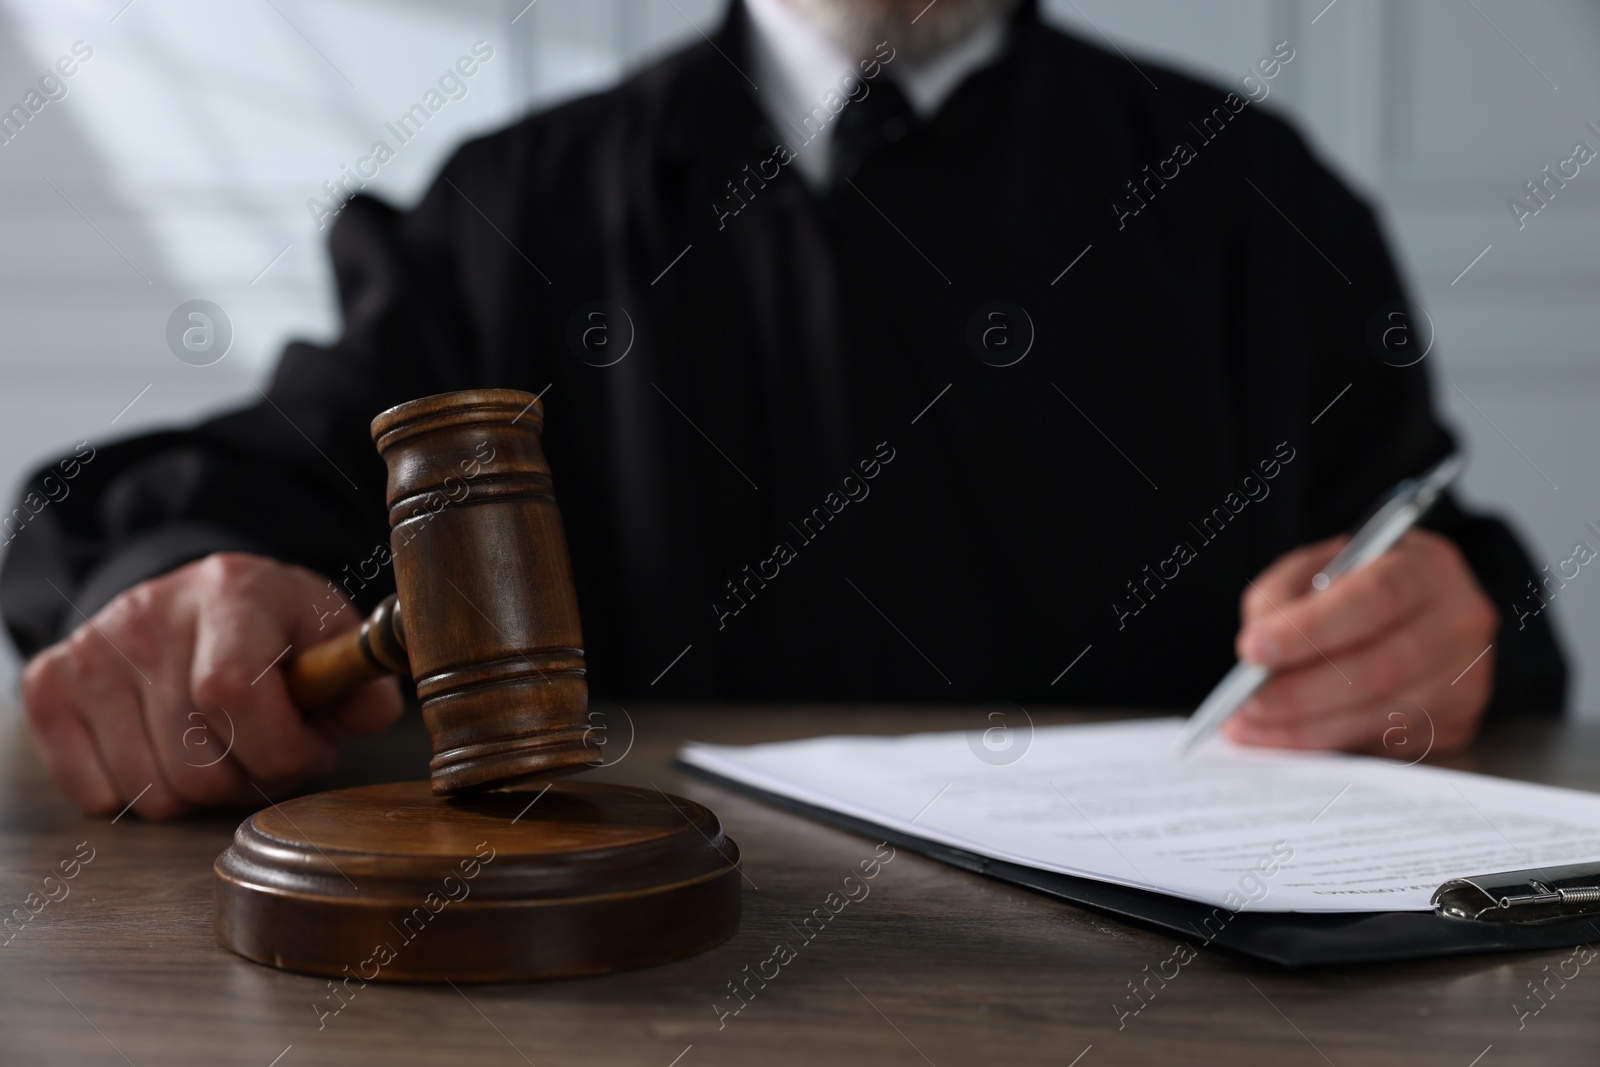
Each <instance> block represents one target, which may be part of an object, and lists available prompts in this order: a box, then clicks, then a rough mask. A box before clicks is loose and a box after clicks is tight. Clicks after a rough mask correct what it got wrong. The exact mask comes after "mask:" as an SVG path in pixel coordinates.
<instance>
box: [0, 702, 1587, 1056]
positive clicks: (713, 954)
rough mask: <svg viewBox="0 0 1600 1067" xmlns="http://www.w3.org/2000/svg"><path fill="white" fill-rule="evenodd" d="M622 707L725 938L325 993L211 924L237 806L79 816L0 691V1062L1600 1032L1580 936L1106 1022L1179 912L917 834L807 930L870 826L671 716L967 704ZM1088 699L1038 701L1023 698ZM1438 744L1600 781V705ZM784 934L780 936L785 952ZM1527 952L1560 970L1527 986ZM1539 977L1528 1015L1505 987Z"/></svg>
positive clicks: (643, 779) (932, 716) (622, 735)
mask: <svg viewBox="0 0 1600 1067" xmlns="http://www.w3.org/2000/svg"><path fill="white" fill-rule="evenodd" d="M597 706H602V707H603V705H599V704H598V702H597ZM1030 710H1032V709H1030ZM627 712H628V715H627V716H624V715H623V714H622V713H621V711H620V710H619V709H615V708H614V707H613V708H611V709H610V710H609V711H608V712H607V721H608V727H609V728H608V734H609V735H610V736H608V738H607V741H608V756H607V760H608V763H613V764H614V765H612V766H608V767H606V768H604V769H601V770H598V771H594V772H591V774H589V775H586V776H585V779H584V780H604V781H613V782H622V783H627V784H634V785H640V786H651V785H657V786H659V787H660V788H662V789H665V790H667V791H669V792H674V793H679V794H682V795H684V796H687V797H690V798H692V799H694V800H696V801H698V802H700V803H702V804H705V805H706V806H707V807H709V808H710V809H711V810H712V811H714V812H716V814H717V815H718V817H719V818H720V819H721V821H722V824H723V826H724V828H725V829H726V831H727V833H728V835H729V836H730V837H732V838H734V839H735V840H737V841H738V842H739V845H740V849H741V851H742V853H743V862H742V869H743V872H744V875H745V878H746V881H745V882H744V902H743V905H744V917H743V920H742V922H741V925H740V928H739V930H738V932H737V933H736V934H735V935H734V936H733V937H732V938H731V939H730V940H728V941H727V942H725V943H723V944H722V945H720V946H718V947H717V948H715V949H712V950H711V951H709V952H707V953H704V954H702V955H699V956H696V957H693V958H691V959H687V960H682V961H679V962H676V963H670V964H665V965H662V966H659V967H653V968H647V969H645V970H640V971H634V972H630V973H626V974H618V975H610V976H606V977H600V978H585V979H577V980H565V981H554V982H547V983H532V984H519V985H511V984H507V985H490V986H471V987H468V986H462V987H460V988H459V989H458V988H452V987H451V986H449V985H443V986H406V985H378V984H376V983H374V984H370V985H368V986H366V987H365V988H359V989H357V990H356V991H355V992H354V994H353V995H347V996H345V997H339V996H338V994H336V993H335V992H333V991H330V989H329V988H328V985H327V983H326V981H325V980H321V979H315V978H308V977H303V976H299V975H294V974H287V973H283V972H279V971H275V970H272V969H270V968H266V967H261V966H258V965H256V964H252V963H249V962H247V961H245V960H242V959H240V958H238V957H236V956H234V955H232V954H231V953H229V952H227V951H226V950H224V949H222V948H220V947H218V946H217V944H216V943H215V941H214V940H213V937H212V920H213V910H212V902H211V892H212V889H211V885H212V881H211V879H212V876H211V865H212V862H213V860H215V858H216V856H217V854H218V853H219V852H220V851H221V850H222V849H223V847H224V846H226V845H227V843H228V841H229V839H230V837H231V835H232V833H233V830H234V828H235V827H236V826H237V825H238V823H239V820H240V813H238V812H230V813H225V814H221V815H217V816H212V817H206V818H201V819H194V820H189V821H185V822H181V823H176V824H169V825H149V824H144V823H140V822H137V821H136V820H135V819H134V818H133V817H132V816H131V815H130V816H128V817H125V818H122V819H120V820H118V821H116V822H114V823H113V822H110V821H108V820H103V819H101V820H96V819H86V818H83V817H81V816H79V815H78V814H76V813H75V812H74V811H73V810H72V809H71V808H70V807H69V806H68V805H67V804H66V803H65V801H63V800H62V799H61V797H60V796H59V795H58V794H57V793H56V791H55V790H54V788H53V787H52V786H51V785H50V784H49V782H48V781H47V780H46V779H45V777H44V775H43V773H42V771H41V770H40V769H39V767H38V765H37V763H36V761H35V760H34V758H33V756H32V754H31V752H30V751H29V750H28V748H27V745H26V742H25V738H24V735H23V731H22V727H21V724H20V722H19V721H18V719H19V717H18V715H17V713H16V710H15V708H14V707H11V706H8V705H7V706H0V909H3V911H0V914H10V912H11V909H13V908H23V909H24V914H26V913H28V910H29V908H30V907H37V908H38V910H37V914H36V915H35V916H34V918H33V919H32V920H31V921H30V922H28V923H27V924H26V926H24V927H23V928H22V929H21V932H20V933H17V934H15V935H14V937H13V938H12V940H11V941H10V942H9V943H5V944H0V1064H3V1065H5V1067H10V1065H13V1064H18V1065H24V1064H25V1065H29V1067H31V1065H34V1064H42V1065H48V1064H72V1065H74V1067H86V1065H87V1067H93V1065H99V1064H106V1065H114V1064H125V1063H132V1064H137V1065H139V1067H150V1065H156V1064H173V1065H178V1064H195V1065H200V1064H204V1065H206V1067H215V1065H220V1064H240V1065H254V1067H269V1065H275V1067H300V1065H308V1064H327V1065H339V1067H351V1065H359V1064H389V1065H409V1064H473V1065H495V1064H504V1065H508V1067H510V1065H522V1064H537V1065H538V1067H551V1065H563V1064H595V1065H611V1064H616V1065H621V1064H630V1065H634V1064H644V1065H656V1067H669V1065H674V1064H675V1065H676V1067H701V1065H706V1064H774V1065H786V1064H829V1065H832V1064H855V1063H862V1064H866V1063H871V1064H929V1063H931V1064H937V1065H939V1067H946V1065H956V1064H996V1063H1008V1064H1009V1063H1018V1064H1055V1065H1059V1067H1069V1065H1073V1064H1076V1065H1077V1067H1101V1065H1105V1064H1138V1065H1146V1064H1166V1063H1173V1064H1230V1065H1242V1067H1248V1065H1255V1064H1273V1065H1296V1064H1305V1065H1310V1067H1316V1065H1325V1064H1335V1065H1337V1067H1349V1065H1353V1064H1362V1065H1397V1067H1398V1065H1405V1067H1412V1065H1433V1064H1438V1065H1441V1067H1473V1065H1475V1067H1501V1065H1507V1064H1517V1065H1524V1064H1530V1065H1541V1064H1562V1065H1577V1064H1587V1063H1594V1062H1596V1060H1597V1059H1600V960H1596V961H1595V962H1594V963H1590V964H1587V965H1585V966H1582V967H1581V968H1580V969H1579V970H1578V973H1577V975H1576V976H1575V977H1569V978H1567V979H1565V980H1564V983H1563V980H1561V979H1557V978H1553V977H1552V975H1554V974H1556V973H1557V972H1558V971H1560V972H1562V973H1565V974H1567V975H1569V976H1570V975H1572V973H1573V967H1575V966H1577V965H1576V964H1573V963H1566V964H1564V961H1567V960H1570V959H1572V958H1573V953H1572V951H1571V950H1559V951H1553V952H1541V953H1523V954H1508V955H1490V956H1477V957H1470V958H1465V959H1450V960H1425V961H1418V962H1412V963H1403V964H1388V965H1369V966H1361V967H1338V968H1327V969H1319V970H1311V971H1287V970H1282V969H1279V968H1276V967H1272V966H1269V965H1265V964H1259V963H1254V962H1251V961H1248V960H1243V959H1240V958H1237V957H1234V956H1230V955H1228V954H1227V953H1226V952H1224V951H1221V950H1217V949H1208V950H1202V951H1201V952H1200V953H1199V955H1198V957H1197V958H1196V959H1194V960H1193V961H1192V962H1190V963H1188V964H1187V965H1186V966H1185V967H1183V969H1182V972H1181V974H1180V975H1179V977H1178V978H1176V979H1174V980H1172V981H1169V982H1168V983H1167V985H1166V987H1165V988H1164V989H1161V990H1160V992H1159V994H1158V995H1157V996H1156V997H1155V998H1154V999H1152V1000H1150V1002H1149V1004H1148V1006H1147V1007H1146V1008H1145V1009H1144V1010H1143V1011H1142V1012H1141V1013H1140V1014H1139V1015H1138V1016H1136V1017H1133V1018H1130V1019H1127V1020H1126V1025H1125V1026H1124V1028H1123V1029H1121V1030H1120V1031H1119V1030H1118V1028H1117V1016H1116V1013H1115V1012H1114V1011H1113V1008H1112V1005H1113V1003H1115V1002H1118V1001H1120V1000H1124V999H1125V998H1126V997H1127V996H1128V993H1127V989H1126V983H1127V982H1129V981H1130V980H1134V979H1136V978H1137V977H1141V976H1142V975H1143V974H1144V973H1145V971H1144V968H1145V967H1146V966H1149V967H1150V968H1152V969H1154V968H1155V967H1156V966H1157V965H1158V964H1159V963H1160V962H1161V961H1163V960H1165V959H1167V958H1168V957H1170V956H1171V955H1172V951H1173V947H1174V942H1173V940H1172V939H1171V938H1170V937H1168V936H1166V935H1162V934H1157V933H1153V932H1150V931H1147V930H1144V929H1141V928H1138V927H1134V926H1130V925H1127V924H1125V923H1122V922H1119V921H1117V920H1114V919H1110V918H1106V917H1103V916H1100V915H1096V914H1094V913H1092V912H1088V911H1084V910H1081V909H1078V908H1074V907H1072V906H1070V905H1066V904H1063V903H1061V902H1059V901H1055V900H1051V899H1048V898H1045V897H1042V896H1039V895H1036V894H1033V893H1030V892H1028V891H1026V890H1022V889H1018V888H1015V887H1012V886H1008V885H1004V884H1001V883H999V882H995V881H990V880H987V879H984V878H981V877H978V876H975V875H971V874H967V873H965V872H962V871H959V870H954V869H951V868H949V867H945V866H942V865H940V864H937V863H934V862H932V861H929V860H924V859H921V858H919V857H916V856H913V855H910V854H908V853H905V852H901V853H899V854H897V855H895V856H894V857H893V858H892V859H890V860H889V861H888V862H881V863H879V865H878V866H877V867H876V868H875V869H876V875H875V876H874V877H872V878H871V879H870V880H869V881H868V882H867V883H866V884H867V886H868V887H869V889H870V893H869V894H868V895H866V896H864V897H860V898H859V899H855V900H853V901H851V902H850V903H848V904H847V905H845V906H843V907H842V908H841V909H839V910H838V911H837V914H832V915H831V918H830V919H829V921H828V922H827V923H826V924H825V926H823V928H822V929H820V931H819V930H816V929H815V927H816V926H817V925H818V924H817V923H816V922H813V923H812V924H810V925H808V926H806V928H805V929H806V931H807V933H809V935H810V936H809V937H807V936H806V934H805V933H801V932H800V929H799V928H800V926H801V925H802V924H803V923H804V920H805V919H806V917H808V916H811V915H813V913H814V912H815V911H816V910H817V909H820V908H823V907H824V901H825V899H827V898H828V896H829V894H831V893H835V892H841V893H842V892H843V886H844V879H845V877H846V876H847V875H849V874H851V873H852V872H860V871H863V869H864V868H863V863H867V864H871V863H872V862H873V861H874V857H875V856H878V857H882V856H884V855H885V854H886V853H885V852H884V851H883V850H878V849H876V848H875V845H876V843H875V842H873V841H870V840H867V839H864V838H859V837H855V836H852V835H850V834H846V833H842V832H840V831H837V830H832V829H828V828H826V827H823V826H820V825H817V824H814V823H811V822H809V821H807V820H804V819H801V818H798V817H795V816H791V815H786V814H783V813H781V812H778V811H775V810H772V809H769V808H767V807H764V806H762V805H761V804H759V803H757V802H754V801H751V800H748V799H745V798H744V797H741V796H738V795H736V794H734V793H731V792H727V791H724V790H721V789H719V788H716V787H714V786H711V785H708V784H705V783H703V782H701V781H699V780H696V779H694V778H692V777H687V776H683V775H679V774H677V773H676V772H674V771H673V770H671V768H670V760H671V757H672V754H673V752H674V751H675V749H676V746H677V745H678V744H679V743H680V742H682V741H683V740H686V739H696V740H705V741H716V742H726V743H746V742H754V741H761V740H776V739H780V738H791V737H802V736H808V735H812V734H817V733H843V732H856V733H904V732H910V731H915V730H928V729H965V728H970V727H974V726H979V725H982V720H981V718H979V716H978V715H977V713H976V712H959V711H949V710H939V711H919V710H914V709H882V708H841V707H829V708H749V709H726V710H714V711H711V710H697V709H683V708H661V707H645V706H637V707H635V706H630V707H629V708H628V709H627ZM1080 717H1081V716H1074V715H1069V714H1066V713H1060V714H1050V715H1043V714H1040V713H1038V712H1037V711H1035V712H1034V718H1035V720H1036V721H1040V722H1056V721H1071V720H1073V719H1076V718H1080ZM1095 717H1100V718H1103V717H1105V716H1104V715H1100V716H1095ZM629 721H631V723H632V727H633V730H634V736H632V737H631V741H632V744H631V747H629V745H628V744H627V742H628V740H629V739H630V738H629V737H628V736H627V734H628V726H627V723H628V722H629ZM611 744H615V745H616V746H617V747H616V748H615V749H609V745H611ZM624 751H625V752H626V755H621V754H622V753H623V752H624ZM613 752H614V753H616V755H612V754H611V753H613ZM429 754H430V753H429V747H428V740H427V736H426V734H425V733H424V732H423V731H422V729H421V726H420V723H419V722H417V721H416V720H415V719H414V718H412V719H411V720H409V721H408V722H407V723H406V724H405V725H404V726H402V727H400V728H397V730H396V731H395V732H393V733H391V734H390V735H387V736H385V737H383V738H379V739H373V740H369V741H366V742H362V743H360V744H355V745H351V746H350V747H349V749H348V757H347V759H346V763H345V765H344V767H343V768H342V770H341V771H340V772H339V774H338V775H337V776H336V777H335V778H334V779H331V780H329V781H325V782H322V783H318V784H317V788H325V787H328V786H332V785H352V784H360V783H363V782H376V781H384V780H402V779H408V778H420V777H423V776H425V775H426V772H427V762H428V758H429ZM619 755H621V758H620V759H618V758H617V756H619ZM1448 763H1449V765H1452V766H1458V767H1462V768H1465V769H1471V770H1481V771H1488V772H1492V773H1498V774H1505V775H1508V776H1512V777H1519V778H1525V779H1529V780H1536V781H1544V782H1550V783H1553V784H1558V785H1566V786H1572V787H1576V788H1588V789H1594V788H1596V787H1597V786H1600V729H1597V728H1595V727H1591V726H1572V725H1568V726H1555V725H1550V726H1546V725H1540V724H1528V725H1525V726H1522V727H1518V728H1501V729H1499V730H1497V731H1496V732H1495V733H1493V734H1491V735H1490V736H1489V737H1487V738H1486V739H1485V740H1484V741H1483V742H1481V743H1480V744H1479V745H1478V746H1477V747H1476V748H1475V749H1474V750H1473V751H1472V752H1470V753H1468V754H1466V755H1464V756H1461V757H1456V758H1453V759H1451V760H1449V761H1448ZM91 855H92V858H90V859H88V860H87V862H85V860H84V857H86V856H91ZM866 869H873V868H870V867H868V868H866ZM68 871H71V872H72V877H70V878H68V877H67V875H66V872H68ZM47 877H48V878H49V879H50V880H49V881H48V882H47V881H46V879H47ZM30 901H31V902H32V903H31V904H29V903H27V902H30ZM41 903H42V907H41V906H39V905H40V904H41ZM832 910H833V909H831V908H830V909H827V910H826V911H824V914H828V913H829V912H831V911H832ZM5 936H7V935H6V934H5V933H0V940H3V939H4V937H5ZM1596 940H1597V941H1600V931H1597V934H1596ZM778 944H785V945H787V946H789V947H790V952H788V953H787V954H778V953H775V951H774V949H775V946H776V945H778ZM780 960H781V962H779V961H780ZM774 971H776V975H775V976H774V977H769V978H766V979H761V978H752V977H751V975H753V974H756V973H758V972H759V973H762V974H765V975H768V976H772V975H774ZM1530 982H1532V983H1535V984H1538V985H1540V987H1541V988H1542V989H1545V990H1548V992H1546V993H1545V994H1544V999H1543V1001H1537V1000H1534V999H1533V997H1532V995H1531V993H1530V991H1529V987H1528V983H1530ZM730 984H732V985H736V986H737V987H738V990H739V993H738V999H735V992H734V990H733V989H732V988H731V987H730ZM1541 1003H1542V1004H1543V1006H1542V1007H1541V1008H1540V1010H1539V1012H1538V1014H1536V1015H1531V1014H1530V1015H1525V1016H1523V1017H1522V1018H1521V1020H1520V1023H1521V1025H1520V1028H1519V1018H1518V1012H1519V1011H1527V1010H1528V1009H1529V1008H1531V1007H1534V1006H1538V1005H1539V1004H1541ZM335 1006H337V1007H338V1008H339V1010H338V1011H337V1012H336V1013H333V1012H332V1010H331V1009H332V1008H333V1007H335ZM736 1007H737V1008H738V1012H737V1014H734V1013H733V1009H734V1008H736ZM319 1021H320V1028H319Z"/></svg>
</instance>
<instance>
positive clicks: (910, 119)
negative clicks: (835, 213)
mask: <svg viewBox="0 0 1600 1067" xmlns="http://www.w3.org/2000/svg"><path fill="white" fill-rule="evenodd" d="M862 84H863V86H865V87H866V88H867V89H868V92H867V95H866V96H863V97H860V98H859V99H856V100H852V101H851V102H850V103H848V104H846V105H845V108H844V110H843V111H841V112H840V113H839V118H838V120H837V121H836V122H835V123H834V127H833V166H832V167H831V171H832V179H833V183H834V184H835V185H838V184H840V183H842V182H843V181H844V180H845V179H847V178H853V177H855V175H856V173H857V172H858V171H859V170H860V169H861V167H862V165H863V164H864V163H866V161H867V160H868V159H869V158H871V157H872V156H874V155H876V154H877V153H879V152H881V151H883V150H884V149H885V148H887V147H889V146H890V145H892V144H895V143H896V142H898V141H900V140H903V139H904V138H905V136H906V134H908V133H910V132H911V129H912V127H913V126H915V125H916V123H917V116H916V113H915V112H913V111H912V110H911V105H910V104H909V103H907V102H906V96H905V94H904V93H902V92H901V91H900V88H899V86H897V85H895V84H894V82H892V81H890V80H889V79H888V78H883V79H880V80H878V81H873V82H863V83H862Z"/></svg>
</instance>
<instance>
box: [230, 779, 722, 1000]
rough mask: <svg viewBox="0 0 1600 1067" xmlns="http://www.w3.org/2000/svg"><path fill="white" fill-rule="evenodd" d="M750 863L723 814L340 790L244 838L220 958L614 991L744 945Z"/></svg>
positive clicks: (603, 788) (676, 805) (662, 803)
mask: <svg viewBox="0 0 1600 1067" xmlns="http://www.w3.org/2000/svg"><path fill="white" fill-rule="evenodd" d="M738 860H739V849H738V846H737V845H735V844H734V843H733V841H731V840H730V839H729V838H727V837H726V836H725V835H724V834H723V832H722V825H721V824H720V823H719V822H718V821H717V817H716V816H715V815H713V814H712V813H711V812H710V811H709V810H707V809H706V808H704V807H702V806H700V805H699V804H696V803H694V802H693V801H691V800H686V799H684V798H683V797H675V796H668V795H667V794H664V793H661V792H659V791H656V790H651V789H633V788H628V787H625V786H615V785H601V784H592V783H586V782H572V781H565V780H563V781H557V782H551V783H549V785H548V786H545V787H530V788H526V789H520V790H513V791H504V792H490V793H475V794H470V795H467V796H461V797H441V796H435V795H434V794H433V792H432V790H431V789H430V787H429V784H428V783H427V782H401V783H395V784H390V785H375V786H363V787H361V788H357V789H341V790H335V791H334V792H330V793H318V794H316V795H314V796H306V797H300V798H298V799H295V800H288V801H284V802H283V803H282V804H275V805H273V806H272V807H270V808H266V809H264V810H262V811H259V812H257V813H256V814H254V815H252V816H250V818H248V819H246V820H245V821H244V822H243V823H242V824H241V825H240V827H239V829H238V831H237V832H236V833H235V834H234V839H233V844H232V845H231V846H229V847H228V849H227V850H226V851H224V852H223V853H222V855H220V856H219V857H217V862H216V865H215V868H214V870H215V873H216V899H217V941H218V942H219V943H221V944H222V945H223V946H224V947H226V948H229V949H232V950H233V951H234V952H237V953H238V954H239V955H241V956H244V957H246V958H248V959H252V960H255V961H257V962H259V963H265V964H268V965H270V966H273V967H279V968H282V969H284V970H290V971H302V972H305V973H309V974H318V975H329V976H332V977H335V978H345V979H357V980H359V981H361V982H370V981H410V982H439V981H444V980H446V979H451V980H454V981H468V982H506V981H523V980H528V979H538V978H564V977H571V976H575V975H592V974H605V973H608V972H611V971H621V970H628V969H630V968H634V967H647V966H650V965H651V964H656V963H665V962H666V961H668V960H674V959H679V958H681V957H684V956H690V955H693V954H694V953H697V952H703V951H704V950H706V949H708V948H711V947H712V946H713V945H716V944H718V943H719V942H721V941H723V940H725V939H726V938H728V937H729V936H730V935H732V933H733V932H734V930H735V929H736V928H737V927H738V925H739V893H740V890H739V878H740V875H739V871H738V869H737V867H736V866H735V865H736V864H737V863H738Z"/></svg>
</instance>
